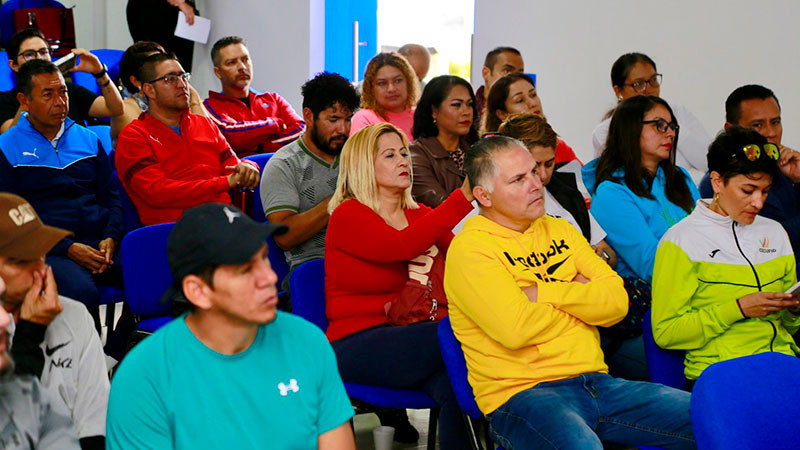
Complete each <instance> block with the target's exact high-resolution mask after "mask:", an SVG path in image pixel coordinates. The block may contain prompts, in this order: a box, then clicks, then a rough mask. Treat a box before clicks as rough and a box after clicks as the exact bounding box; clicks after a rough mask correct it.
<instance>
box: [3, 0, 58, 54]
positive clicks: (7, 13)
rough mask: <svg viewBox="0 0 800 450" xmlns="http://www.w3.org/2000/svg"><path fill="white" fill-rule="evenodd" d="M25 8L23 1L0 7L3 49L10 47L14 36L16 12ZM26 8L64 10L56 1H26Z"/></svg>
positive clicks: (7, 3) (6, 3)
mask: <svg viewBox="0 0 800 450" xmlns="http://www.w3.org/2000/svg"><path fill="white" fill-rule="evenodd" d="M22 6H23V0H8V1H6V2H5V3H3V6H0V33H2V37H3V48H6V47H8V40H9V39H11V36H13V35H14V29H15V28H14V10H15V9H20V8H22ZM24 6H25V8H63V7H64V5H63V4H61V3H59V2H57V1H55V0H24Z"/></svg>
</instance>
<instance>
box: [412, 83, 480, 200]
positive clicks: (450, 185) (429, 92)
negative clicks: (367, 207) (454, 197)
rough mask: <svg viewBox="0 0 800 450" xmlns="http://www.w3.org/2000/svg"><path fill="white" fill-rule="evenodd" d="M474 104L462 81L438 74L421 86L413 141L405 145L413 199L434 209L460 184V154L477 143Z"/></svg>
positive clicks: (473, 97)
mask: <svg viewBox="0 0 800 450" xmlns="http://www.w3.org/2000/svg"><path fill="white" fill-rule="evenodd" d="M475 103H476V102H475V94H474V93H473V92H472V86H470V84H469V83H468V82H467V81H466V80H464V79H463V78H459V77H456V76H453V75H442V76H438V77H436V78H434V79H432V80H431V81H430V82H429V83H428V84H427V85H426V86H425V89H424V90H423V91H422V97H420V100H419V103H418V104H417V109H416V112H415V113H414V136H416V137H417V139H416V140H415V141H414V142H413V143H412V144H411V145H410V146H409V150H410V151H411V162H412V163H413V164H414V179H413V180H412V181H413V188H412V190H411V193H412V194H413V195H414V200H416V201H418V202H420V203H422V204H424V205H426V206H430V207H431V208H435V207H437V206H439V204H441V203H442V202H443V201H445V200H446V199H447V197H448V196H449V195H450V193H452V192H453V191H454V190H456V189H458V188H460V187H461V185H462V184H464V178H465V177H466V174H465V173H464V154H465V153H466V152H467V150H468V149H469V146H470V145H472V144H473V143H474V142H475V141H477V140H478V130H477V127H476V126H475V118H476V117H477V116H478V114H477V113H478V111H477V107H476V106H475Z"/></svg>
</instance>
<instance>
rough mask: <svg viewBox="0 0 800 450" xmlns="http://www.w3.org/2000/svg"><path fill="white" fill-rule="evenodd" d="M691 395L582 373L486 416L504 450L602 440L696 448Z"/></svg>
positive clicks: (583, 445) (584, 445)
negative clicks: (690, 409) (690, 414)
mask: <svg viewBox="0 0 800 450" xmlns="http://www.w3.org/2000/svg"><path fill="white" fill-rule="evenodd" d="M690 398H691V395H690V394H689V393H688V392H684V391H680V390H677V389H672V388H668V387H666V386H663V385H661V384H655V383H646V382H640V381H628V380H623V379H619V378H614V377H612V376H610V375H606V374H585V375H580V376H578V377H575V378H570V379H567V380H560V381H553V382H550V383H542V384H539V385H537V386H535V387H532V388H530V389H527V390H525V391H522V392H519V393H517V394H516V395H514V396H513V397H511V398H510V399H509V400H508V401H507V402H506V403H505V404H503V406H501V407H500V408H498V409H497V410H495V411H494V412H493V413H492V414H491V415H490V416H489V420H490V423H489V432H490V433H491V436H492V439H494V440H495V442H497V443H498V444H499V445H501V446H503V447H504V448H505V449H506V450H511V449H532V448H537V449H538V448H546V449H581V450H583V449H598V450H601V449H602V448H603V444H602V443H601V442H600V441H601V440H603V441H609V442H614V443H617V444H623V445H630V446H640V445H646V446H653V447H661V448H665V449H673V448H674V449H684V448H686V449H688V448H695V443H694V433H693V432H692V424H691V420H690V418H689V399H690Z"/></svg>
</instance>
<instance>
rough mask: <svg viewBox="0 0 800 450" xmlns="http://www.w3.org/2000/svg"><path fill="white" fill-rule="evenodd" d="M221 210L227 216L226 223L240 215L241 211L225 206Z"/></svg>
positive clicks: (231, 221)
mask: <svg viewBox="0 0 800 450" xmlns="http://www.w3.org/2000/svg"><path fill="white" fill-rule="evenodd" d="M222 211H224V212H225V215H226V216H228V223H233V219H235V218H237V217H240V216H241V215H242V213H240V212H236V211H234V210H232V209H229V208H228V207H227V206H226V207H224V208H222Z"/></svg>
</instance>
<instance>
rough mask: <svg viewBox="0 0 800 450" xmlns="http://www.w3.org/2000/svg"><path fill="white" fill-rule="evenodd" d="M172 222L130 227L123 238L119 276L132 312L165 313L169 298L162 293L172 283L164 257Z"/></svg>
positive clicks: (147, 314)
mask: <svg viewBox="0 0 800 450" xmlns="http://www.w3.org/2000/svg"><path fill="white" fill-rule="evenodd" d="M174 225H175V224H174V223H163V224H160V225H151V226H148V227H142V228H139V229H138V230H134V231H131V232H130V233H128V234H127V235H126V236H125V238H124V239H122V249H121V252H122V277H123V280H124V282H125V299H126V300H127V301H128V305H129V306H130V308H131V312H132V313H133V314H136V315H139V316H146V317H149V316H166V315H169V314H170V313H171V312H172V304H171V302H162V301H161V296H162V295H164V292H165V291H166V290H167V289H168V288H169V287H170V286H171V285H172V272H170V270H169V262H168V261H167V238H168V237H169V233H170V231H172V227H173V226H174Z"/></svg>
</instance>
